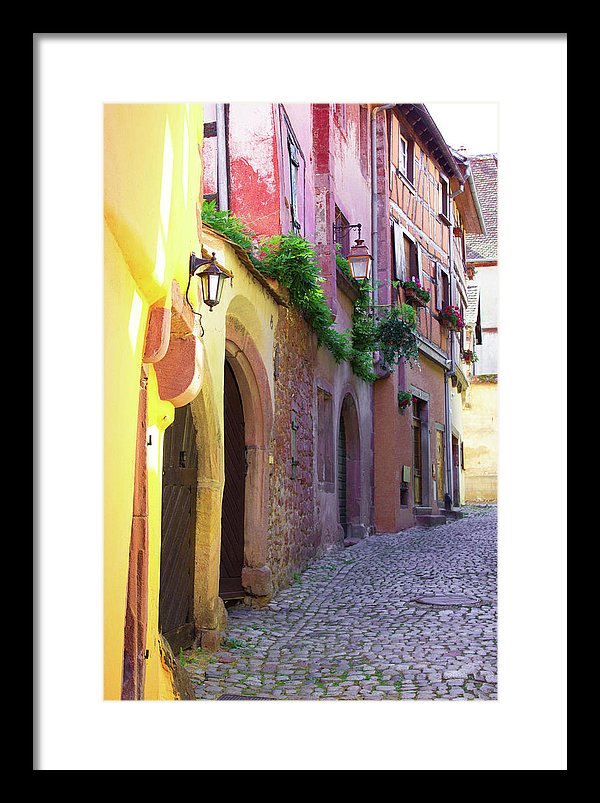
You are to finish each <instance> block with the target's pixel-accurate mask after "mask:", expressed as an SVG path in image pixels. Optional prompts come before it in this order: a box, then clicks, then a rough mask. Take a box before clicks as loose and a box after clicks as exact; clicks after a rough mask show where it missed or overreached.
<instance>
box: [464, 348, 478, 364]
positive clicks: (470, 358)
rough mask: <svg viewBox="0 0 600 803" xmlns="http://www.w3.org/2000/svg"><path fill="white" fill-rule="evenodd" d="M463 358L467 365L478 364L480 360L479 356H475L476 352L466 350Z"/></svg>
mask: <svg viewBox="0 0 600 803" xmlns="http://www.w3.org/2000/svg"><path fill="white" fill-rule="evenodd" d="M462 356H463V360H464V361H465V362H466V363H467V365H468V364H469V363H472V362H477V360H478V359H479V357H478V356H477V354H475V352H474V351H471V349H465V350H464V351H463V353H462Z"/></svg>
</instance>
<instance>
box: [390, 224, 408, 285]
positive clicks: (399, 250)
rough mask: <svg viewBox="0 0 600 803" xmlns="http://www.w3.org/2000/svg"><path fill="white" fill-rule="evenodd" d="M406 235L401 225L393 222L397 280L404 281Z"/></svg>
mask: <svg viewBox="0 0 600 803" xmlns="http://www.w3.org/2000/svg"><path fill="white" fill-rule="evenodd" d="M403 240H404V235H403V234H402V229H401V228H400V224H399V223H397V222H396V221H395V220H393V221H392V242H393V248H394V270H395V276H396V279H400V280H402V279H404V278H405V277H406V261H405V258H404V243H403Z"/></svg>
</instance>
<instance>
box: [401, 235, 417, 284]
mask: <svg viewBox="0 0 600 803" xmlns="http://www.w3.org/2000/svg"><path fill="white" fill-rule="evenodd" d="M404 268H405V271H406V273H405V275H406V278H408V279H419V281H420V280H421V254H420V251H419V248H418V246H417V243H416V242H415V241H414V240H413V239H412V238H411V237H408V236H407V235H406V234H404Z"/></svg>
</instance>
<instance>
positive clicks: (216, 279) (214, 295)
mask: <svg viewBox="0 0 600 803" xmlns="http://www.w3.org/2000/svg"><path fill="white" fill-rule="evenodd" d="M204 265H206V267H205V268H204V270H203V271H200V268H201V267H203V266H204ZM192 276H197V277H198V278H199V279H200V289H201V290H202V299H203V301H204V303H205V304H206V306H207V307H208V308H209V310H210V311H211V312H212V311H213V308H214V307H216V306H217V304H218V303H219V302H220V301H221V295H222V293H223V285H224V283H225V279H230V278H231V276H230V275H229V274H227V273H225V271H223V270H221V268H220V267H219V266H218V265H217V263H216V260H215V253H214V251H213V255H212V256H211V257H210V259H201V258H200V257H198V256H196V254H194V253H193V252H192V254H191V255H190V280H191V277H192ZM188 287H189V284H188ZM188 303H189V302H188Z"/></svg>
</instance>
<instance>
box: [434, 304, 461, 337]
mask: <svg viewBox="0 0 600 803" xmlns="http://www.w3.org/2000/svg"><path fill="white" fill-rule="evenodd" d="M439 321H440V323H441V324H442V326H445V327H446V329H450V331H451V332H459V331H460V330H461V329H462V328H463V327H464V325H465V322H464V321H463V318H462V315H461V314H460V310H459V308H458V307H454V306H452V305H450V304H449V305H448V306H446V307H444V308H443V309H442V311H441V312H440V314H439Z"/></svg>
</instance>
